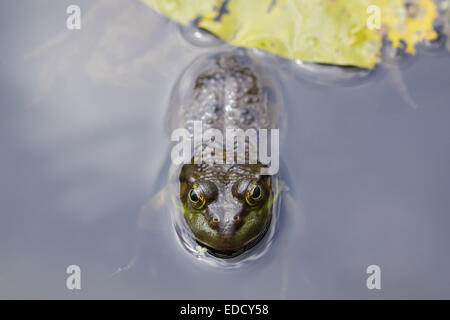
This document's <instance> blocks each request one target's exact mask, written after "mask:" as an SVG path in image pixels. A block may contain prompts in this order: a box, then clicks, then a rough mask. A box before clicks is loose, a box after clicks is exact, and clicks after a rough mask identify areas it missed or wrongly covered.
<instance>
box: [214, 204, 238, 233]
mask: <svg viewBox="0 0 450 320" xmlns="http://www.w3.org/2000/svg"><path fill="white" fill-rule="evenodd" d="M242 211H243V207H242V206H240V205H229V204H228V205H227V204H222V206H219V205H217V206H213V207H211V208H209V216H210V218H209V225H210V226H211V228H213V229H216V230H218V232H219V233H220V234H222V235H231V234H233V233H234V232H235V231H236V230H237V229H238V228H239V226H240V223H241V220H242V219H241V216H242Z"/></svg>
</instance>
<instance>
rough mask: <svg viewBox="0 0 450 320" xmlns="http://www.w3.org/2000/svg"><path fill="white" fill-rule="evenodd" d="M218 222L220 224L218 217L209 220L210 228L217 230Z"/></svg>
mask: <svg viewBox="0 0 450 320" xmlns="http://www.w3.org/2000/svg"><path fill="white" fill-rule="evenodd" d="M219 222H220V218H219V217H218V216H214V217H213V218H212V219H211V220H210V225H211V228H217V227H218V226H219Z"/></svg>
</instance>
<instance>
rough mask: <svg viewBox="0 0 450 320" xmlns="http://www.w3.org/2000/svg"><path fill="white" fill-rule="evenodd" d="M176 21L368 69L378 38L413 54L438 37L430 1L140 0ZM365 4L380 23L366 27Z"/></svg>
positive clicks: (290, 53)
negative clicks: (375, 14) (373, 26)
mask: <svg viewBox="0 0 450 320" xmlns="http://www.w3.org/2000/svg"><path fill="white" fill-rule="evenodd" d="M142 1H143V2H144V3H146V4H148V5H149V6H150V7H152V8H153V9H155V10H156V11H157V12H159V13H161V14H163V15H165V16H167V17H169V18H171V19H173V20H175V21H177V22H179V23H181V24H185V25H186V24H189V23H195V24H196V25H197V26H198V27H199V28H202V29H205V30H207V31H209V32H211V33H213V34H214V35H216V36H217V37H219V38H221V39H223V40H225V41H226V42H228V43H230V44H232V45H235V46H241V47H246V48H258V49H263V50H266V51H268V52H271V53H274V54H276V55H279V56H281V57H284V58H289V59H299V60H302V61H308V62H316V63H329V64H336V65H352V66H358V67H363V68H373V67H374V66H375V64H376V63H377V62H379V60H380V50H381V46H382V37H383V36H386V37H387V38H388V39H389V40H390V41H391V42H392V46H393V47H399V46H401V45H402V41H403V42H404V43H405V45H406V48H405V49H406V51H407V52H408V53H411V54H414V53H415V49H414V47H415V45H416V44H417V43H418V42H420V41H421V40H423V39H428V40H432V39H434V38H436V37H437V34H436V33H435V31H434V29H433V25H432V23H433V20H434V19H435V18H436V17H437V9H436V5H435V3H434V2H433V1H432V0H415V1H411V0H410V1H405V0H190V1H183V0H142ZM369 6H376V7H375V8H376V9H377V10H379V11H378V12H379V16H380V25H379V26H377V27H376V28H372V27H371V28H369V25H368V20H369V19H371V14H372V13H368V10H367V8H368V7H369Z"/></svg>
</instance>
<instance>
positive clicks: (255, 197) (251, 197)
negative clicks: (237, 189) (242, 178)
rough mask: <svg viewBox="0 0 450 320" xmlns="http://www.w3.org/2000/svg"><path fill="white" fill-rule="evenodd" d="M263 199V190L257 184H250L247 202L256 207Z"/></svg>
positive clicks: (246, 196) (246, 197)
mask: <svg viewBox="0 0 450 320" xmlns="http://www.w3.org/2000/svg"><path fill="white" fill-rule="evenodd" d="M261 198H262V189H261V187H260V186H259V185H258V184H257V183H256V182H250V184H249V185H248V187H247V191H246V193H245V201H246V202H247V204H248V205H249V206H255V205H256V204H257V203H258V201H259V200H261Z"/></svg>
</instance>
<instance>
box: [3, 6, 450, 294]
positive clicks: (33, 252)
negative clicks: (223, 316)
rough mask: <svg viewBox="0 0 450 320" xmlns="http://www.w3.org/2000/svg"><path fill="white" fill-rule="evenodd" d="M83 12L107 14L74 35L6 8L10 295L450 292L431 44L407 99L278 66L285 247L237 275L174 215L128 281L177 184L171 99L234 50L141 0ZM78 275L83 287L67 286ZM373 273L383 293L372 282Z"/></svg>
mask: <svg viewBox="0 0 450 320" xmlns="http://www.w3.org/2000/svg"><path fill="white" fill-rule="evenodd" d="M79 3H80V6H81V8H82V10H83V12H85V13H87V12H88V11H89V10H91V11H90V13H89V14H88V15H87V16H86V19H87V21H86V23H85V24H84V25H83V26H82V29H81V30H80V31H72V32H70V31H66V29H65V18H66V13H65V9H66V8H67V6H68V5H69V4H71V3H70V1H57V2H56V1H46V0H41V1H39V2H37V1H20V2H19V1H16V2H14V3H12V2H10V3H9V5H7V4H6V3H5V2H2V4H0V6H1V8H0V15H1V17H0V39H1V41H2V50H1V51H0V52H1V53H0V74H1V76H0V84H1V85H0V101H1V109H0V110H1V111H0V112H1V117H0V123H1V125H0V131H1V132H0V146H1V158H0V159H1V160H0V177H1V183H0V188H1V192H0V203H1V205H0V208H1V211H0V297H2V298H55V297H57V298H58V297H59V298H119V297H120V298H224V299H226V298H234V299H239V298H254V299H258V298H450V275H449V274H448V270H449V267H450V255H449V240H450V236H449V234H448V231H447V230H448V226H449V224H450V216H449V208H450V197H448V190H449V188H450V175H449V171H448V164H449V163H450V144H449V140H448V137H449V136H450V128H449V126H448V119H449V116H450V108H449V102H448V101H450V91H449V90H448V83H449V80H450V63H449V55H448V54H446V53H442V54H427V53H426V52H425V51H423V50H421V51H419V54H418V56H417V57H415V58H413V61H412V63H409V62H408V63H405V65H404V66H402V64H401V63H400V66H399V68H398V69H399V70H400V74H401V76H402V78H403V81H404V84H405V87H406V88H407V89H408V90H407V92H406V93H405V91H404V90H402V89H401V87H399V86H398V81H396V80H398V79H399V77H398V75H399V73H396V72H395V70H394V71H392V68H388V67H387V66H380V67H379V68H378V69H376V70H375V72H374V74H369V75H368V78H367V79H366V78H364V80H363V81H361V82H360V81H357V82H356V83H354V82H352V81H350V82H348V81H346V79H347V78H344V81H343V82H344V84H343V85H340V83H341V82H340V80H339V79H342V78H339V77H332V79H333V81H331V83H326V81H325V83H324V81H323V78H317V79H319V80H320V81H316V78H311V81H308V77H305V76H304V74H299V73H295V71H296V70H293V68H291V65H290V64H289V62H287V61H281V60H280V59H276V58H270V57H269V58H268V59H274V61H278V62H276V63H279V64H280V66H279V70H280V73H281V79H280V83H281V87H282V90H283V96H284V102H285V108H286V113H287V114H288V117H287V118H288V124H287V129H286V132H285V146H284V148H283V150H282V153H281V156H282V162H283V170H282V176H283V178H284V179H285V180H287V183H288V185H289V186H290V193H291V195H292V196H293V198H294V199H295V200H296V202H297V204H298V207H299V208H298V209H296V210H298V211H292V210H288V209H287V208H288V206H287V205H286V204H284V203H283V205H282V206H283V208H282V211H281V215H280V223H279V226H278V230H277V233H276V235H275V238H274V242H273V244H272V246H271V247H270V250H268V252H267V253H266V254H265V255H264V256H263V257H262V258H260V259H258V260H257V261H255V262H254V263H251V264H247V265H244V266H243V267H242V268H237V269H233V270H224V269H222V268H217V267H212V266H210V265H208V264H205V263H202V262H201V261H197V260H196V259H195V258H193V257H192V256H191V255H190V254H189V253H187V252H186V250H185V249H184V248H183V247H182V246H180V244H179V243H178V240H177V237H176V236H175V232H174V230H173V227H172V225H171V222H170V219H169V216H168V215H167V216H164V215H162V216H159V217H155V218H154V219H153V218H151V222H152V227H151V232H148V233H146V234H145V235H143V237H144V240H145V241H144V243H145V246H144V248H143V254H142V256H141V259H140V260H139V262H138V263H137V264H136V266H135V267H134V268H132V269H130V270H128V271H122V272H120V273H118V274H115V275H113V274H114V272H115V271H116V270H117V268H119V267H121V266H124V265H126V264H127V262H128V261H129V260H130V259H131V258H132V257H133V255H134V250H135V244H136V243H137V242H139V241H140V240H139V238H140V237H141V236H142V235H140V234H139V233H137V232H136V223H137V218H138V214H139V210H140V208H141V207H142V206H143V205H144V204H145V203H146V202H147V201H148V200H149V198H150V197H151V195H152V194H153V193H154V192H155V190H158V189H159V188H162V187H163V186H164V179H162V178H161V177H167V175H166V173H165V171H164V167H165V164H166V162H167V152H168V144H167V135H166V132H165V127H164V116H165V110H166V108H167V106H168V101H169V94H170V91H171V88H172V86H173V85H174V83H175V81H176V79H177V77H178V76H179V74H180V73H181V71H182V70H183V69H184V68H185V67H186V66H187V65H188V64H189V63H190V62H191V61H192V60H193V59H194V58H195V57H197V56H199V55H200V54H203V53H206V52H209V51H214V50H216V49H217V47H216V44H215V42H214V41H212V42H211V45H207V44H203V45H200V46H199V45H196V44H195V42H194V43H193V42H192V41H186V40H183V39H186V38H185V37H184V36H183V35H180V32H179V30H178V29H179V28H178V27H177V26H176V25H174V24H172V23H170V22H169V21H168V20H167V19H166V18H164V17H161V16H159V15H157V14H156V13H154V12H153V11H152V10H151V9H149V8H147V7H145V6H144V5H142V4H140V3H136V2H135V1H131V0H130V1H125V0H122V1H98V2H95V3H93V2H91V1H79ZM220 46H221V47H222V46H223V44H220ZM261 54H262V55H264V53H261ZM357 71H358V76H360V75H361V74H360V73H359V70H357ZM308 72H309V71H308ZM346 74H347V75H348V73H346ZM335 78H337V81H335ZM402 78H401V77H400V79H402ZM399 88H400V89H399ZM408 96H409V98H410V99H412V101H413V102H414V103H415V105H416V108H413V107H412V106H411V103H410V102H409V100H408ZM300 213H301V215H300ZM71 264H77V265H79V266H80V267H81V270H82V290H80V291H69V290H67V289H66V287H65V281H66V277H67V275H66V273H65V271H66V268H67V266H68V265H71ZM371 264H377V265H379V266H380V267H381V270H382V279H381V286H382V289H381V290H368V289H367V288H366V278H367V274H366V272H365V271H366V268H367V266H368V265H371Z"/></svg>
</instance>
